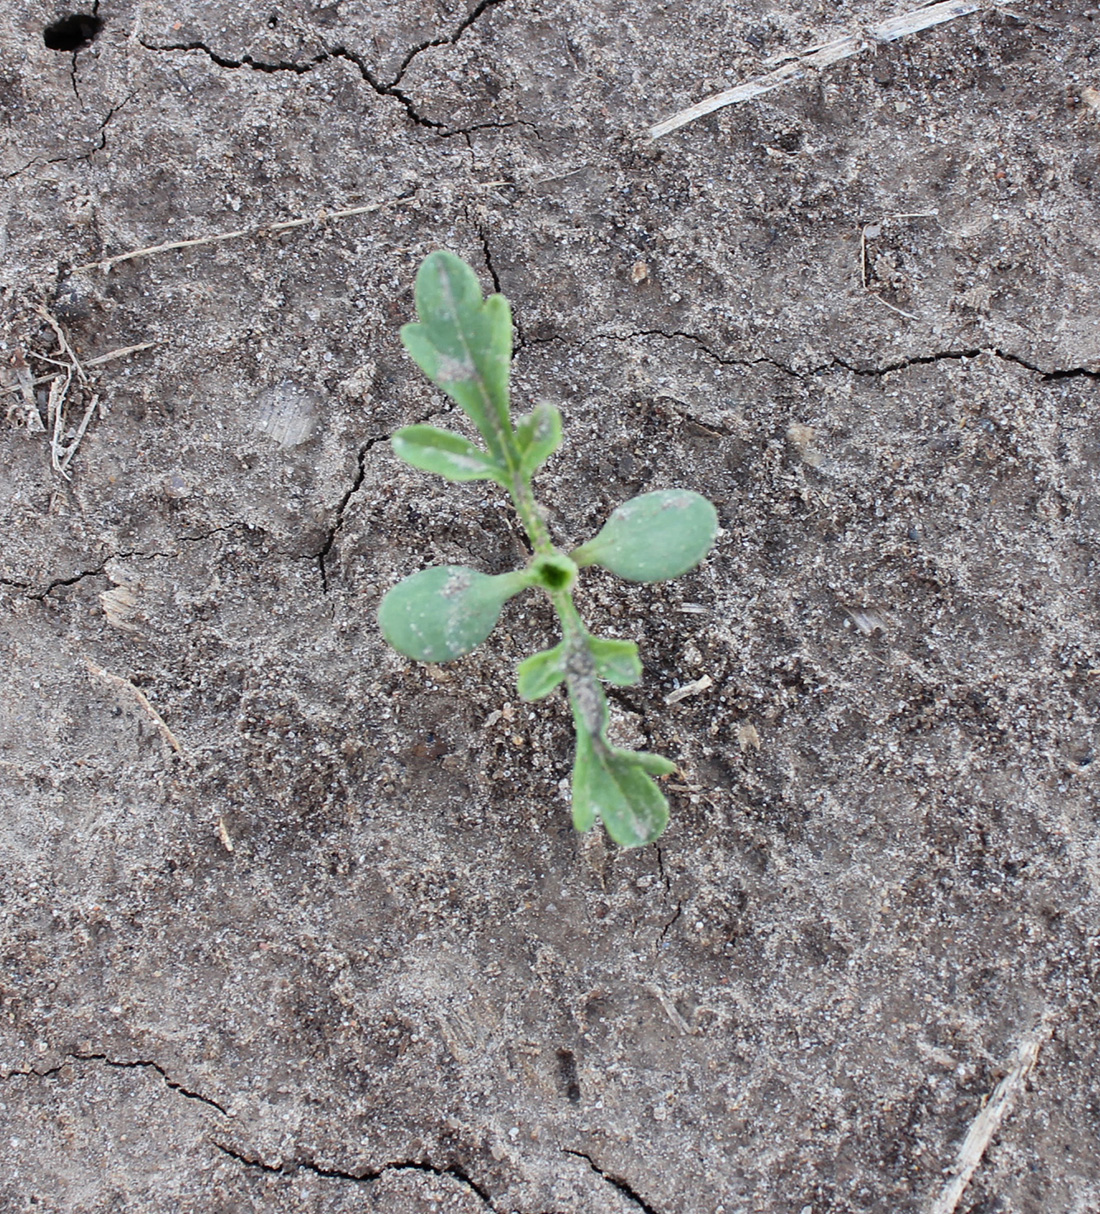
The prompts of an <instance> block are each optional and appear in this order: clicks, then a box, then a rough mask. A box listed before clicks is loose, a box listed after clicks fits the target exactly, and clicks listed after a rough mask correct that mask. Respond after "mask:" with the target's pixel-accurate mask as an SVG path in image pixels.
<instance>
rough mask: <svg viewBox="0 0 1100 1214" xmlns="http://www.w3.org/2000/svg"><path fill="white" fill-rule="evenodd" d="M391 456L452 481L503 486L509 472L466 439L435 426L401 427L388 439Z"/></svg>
mask: <svg viewBox="0 0 1100 1214" xmlns="http://www.w3.org/2000/svg"><path fill="white" fill-rule="evenodd" d="M390 443H391V445H392V446H393V450H394V454H396V455H398V456H400V458H401V459H403V460H404V461H405V463H407V464H412V466H413V467H414V468H420V469H422V470H423V471H425V472H437V473H438V474H439V475H440V476H445V477H446V478H447V479H448V480H452V481H490V480H491V481H496V482H497V483H498V484H506V481H507V476H508V470H507V469H506V468H505V467H504V466H503V465H502V464H498V463H497V461H496V460H495V459H493V458H492V456H490V455H487V454H486V453H485V452H484V451H482V450H481V448H480V447H477V446H475V445H474V444H473V443H472V442H470V440H469V439H467V438H463V437H462V435H461V434H455V433H454V432H453V431H452V430H440V429H438V428H437V427H435V426H403V427H402V428H401V429H400V430H398V431H397V433H396V434H394V436H393V438H392V439H390Z"/></svg>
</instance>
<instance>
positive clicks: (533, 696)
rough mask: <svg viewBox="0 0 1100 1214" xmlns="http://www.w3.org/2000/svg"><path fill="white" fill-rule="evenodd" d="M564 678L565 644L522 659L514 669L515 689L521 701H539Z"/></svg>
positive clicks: (562, 643)
mask: <svg viewBox="0 0 1100 1214" xmlns="http://www.w3.org/2000/svg"><path fill="white" fill-rule="evenodd" d="M564 678H565V642H564V641H562V642H561V643H560V644H558V645H555V646H554V648H553V649H544V650H542V652H541V653H533V654H532V655H531V656H530V657H529V658H524V659H523V661H522V662H520V664H519V666H517V667H516V687H517V689H518V690H519V694H520V697H521V699H524V700H541V699H542V698H543V696H548V695H549V694H550V693H551V692H552V691H553V690H554V688H555V687H557V685H558V684H559V683H560V682H561V681H562V679H564Z"/></svg>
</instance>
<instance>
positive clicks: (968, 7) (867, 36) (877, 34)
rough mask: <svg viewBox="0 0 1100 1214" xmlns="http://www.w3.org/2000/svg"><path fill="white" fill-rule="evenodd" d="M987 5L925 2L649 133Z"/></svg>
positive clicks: (962, 0)
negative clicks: (923, 4)
mask: <svg viewBox="0 0 1100 1214" xmlns="http://www.w3.org/2000/svg"><path fill="white" fill-rule="evenodd" d="M986 7H988V6H987V5H986V4H985V3H983V0H940V3H938V4H930V5H925V6H923V7H922V8H917V9H913V10H912V11H911V12H908V13H903V14H901V16H898V17H890V18H888V19H887V20H886V21H883V22H881V23H880V24H878V25H872V26H868V27H867V28H866V29H861V30H859V31H858V32H856V33H852V34H846V35H845V36H844V37H843V38H837V39H835V40H834V41H833V42H826V43H824V44H823V45H822V46H817V47H814V48H813V49H812V50H809V51H806V52H805V53H804V54H802V55H799V56H798V58H796V59H792V60H791V61H790V62H789V63H784V64H783V65H782V67H777V68H776V69H775V71H773V72H768V73H767V74H766V75H764V76H756V77H754V78H753V79H752V80H748V81H746V82H745V83H744V84H739V85H737V87H736V88H732V89H726V90H725V91H724V92H721V93H714V94H712V95H711V96H710V97H707V98H704V100H702V101H699V102H696V104H695V105H691V106H688V108H687V109H686V110H681V111H680V112H679V113H678V114H673V116H672V117H671V118H666V119H665V120H664V122H658V123H657V125H656V126H653V127H650V129H649V137H650V139H660V138H661V136H662V135H668V134H670V133H671V132H672V131H676V130H679V128H680V127H682V126H687V124H688V123H689V122H694V121H695V119H696V118H705V117H706V116H707V114H713V113H714V111H715V110H720V109H723V108H724V107H725V106H727V105H736V104H737V103H738V102H739V101H751V100H752V99H753V98H754V97H759V96H761V95H762V94H764V93H770V92H771V91H772V89H777V88H780V87H782V86H783V85H784V84H788V83H789V82H790V81H792V80H802V79H804V78H805V77H806V76H808V75H809V74H810V73H811V72H812V71H814V70H816V69H818V68H823V67H829V66H830V64H833V63H839V62H840V61H841V60H842V59H850V58H852V56H853V55H858V54H859V53H860V52H861V51H864V50H866V49H867V48H868V47H870V46H874V45H875V44H876V43H881V42H895V41H897V39H898V38H904V37H905V36H906V35H907V34H916V33H919V32H920V31H921V30H926V29H931V28H932V26H934V25H942V24H943V23H944V22H945V21H954V20H955V18H956V17H966V16H968V15H969V14H970V13H976V12H977V11H978V10H979V9H983V8H986Z"/></svg>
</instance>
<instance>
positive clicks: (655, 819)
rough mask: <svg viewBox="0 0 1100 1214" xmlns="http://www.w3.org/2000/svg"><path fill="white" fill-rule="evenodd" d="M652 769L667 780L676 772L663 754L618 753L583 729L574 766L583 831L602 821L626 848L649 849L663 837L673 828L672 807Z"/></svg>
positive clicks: (577, 822) (576, 814) (578, 823)
mask: <svg viewBox="0 0 1100 1214" xmlns="http://www.w3.org/2000/svg"><path fill="white" fill-rule="evenodd" d="M654 760H657V761H658V762H657V763H654V762H653V761H654ZM647 769H648V770H649V771H653V772H654V773H655V774H661V775H663V774H666V773H668V772H670V771H674V770H675V767H674V765H673V764H672V763H670V762H669V761H668V760H667V759H661V757H660V756H659V755H649V754H646V755H640V754H635V753H634V752H633V751H629V750H616V749H615V748H613V747H611V746H608V745H607V744H606V743H605V742H603V741H602V739H599V738H593V737H592V736H591V735H590V734H588V733H587V732H586V731H584V730H579V731H578V733H577V756H576V760H575V762H574V764H573V825H574V826H575V827H576V828H577V830H587V829H588V828H589V827H590V826H591V825H592V824H593V822H594V821H595V819H596V818H599V819H600V820H601V821H602V822H603V824H604V826H605V827H606V829H607V833H608V834H609V835H610V836H611V838H612V839H614V841H615V842H616V843H618V844H619V846H620V847H643V846H644V845H645V844H647V843H652V842H653V840H654V839H656V838H659V837H660V834H661V832H662V831H663V830H664V829H665V827H666V826H667V825H668V802H667V801H666V800H665V797H664V794H663V793H662V792H661V790H660V789H659V788H658V787H657V785H656V784H655V783H654V782H653V780H652V779H651V778H650V776H649V775H648V774H647Z"/></svg>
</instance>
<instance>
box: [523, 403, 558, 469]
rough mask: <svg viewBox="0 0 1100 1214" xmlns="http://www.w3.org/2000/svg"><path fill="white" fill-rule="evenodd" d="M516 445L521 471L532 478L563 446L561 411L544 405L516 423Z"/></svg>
mask: <svg viewBox="0 0 1100 1214" xmlns="http://www.w3.org/2000/svg"><path fill="white" fill-rule="evenodd" d="M516 445H517V446H518V447H519V453H520V470H521V471H522V472H523V474H524V476H530V475H531V474H532V473H533V472H535V470H536V469H538V468H540V467H541V466H542V465H543V464H544V463H546V461H547V460H548V459H549V458H550V456H551V455H553V454H554V452H555V451H556V450H557V449H558V448H559V447H560V446H561V411H560V410H559V409H558V408H557V406H556V405H548V404H542V405H538V406H536V407H535V409H534V410H533V411H532V412H531V413H528V414H527V416H526V417H522V418H520V420H519V421H518V422H517V423H516Z"/></svg>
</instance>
